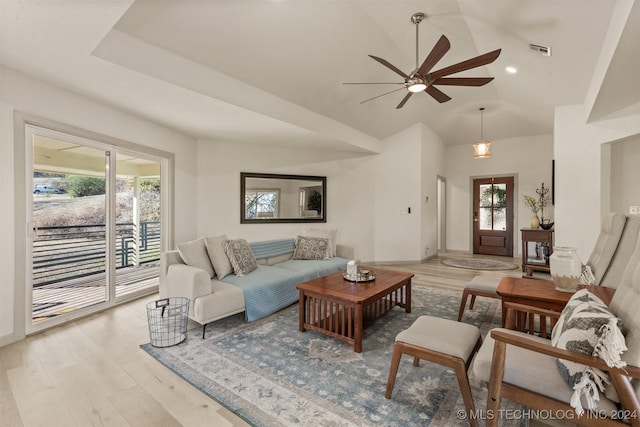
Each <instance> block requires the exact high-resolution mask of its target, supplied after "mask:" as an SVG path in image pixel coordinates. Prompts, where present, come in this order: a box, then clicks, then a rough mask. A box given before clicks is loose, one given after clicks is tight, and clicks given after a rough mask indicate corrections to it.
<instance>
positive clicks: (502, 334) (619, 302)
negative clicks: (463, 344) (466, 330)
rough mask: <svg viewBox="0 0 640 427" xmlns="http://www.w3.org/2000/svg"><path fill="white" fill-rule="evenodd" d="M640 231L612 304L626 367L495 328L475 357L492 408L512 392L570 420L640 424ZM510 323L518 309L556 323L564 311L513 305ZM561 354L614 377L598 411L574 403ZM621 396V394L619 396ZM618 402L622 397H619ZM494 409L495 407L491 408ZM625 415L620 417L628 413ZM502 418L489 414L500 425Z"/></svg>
mask: <svg viewBox="0 0 640 427" xmlns="http://www.w3.org/2000/svg"><path fill="white" fill-rule="evenodd" d="M639 306H640V237H638V236H636V245H635V250H634V252H633V253H632V255H631V257H630V259H629V261H628V263H627V267H626V269H625V271H624V274H623V277H622V280H621V282H620V284H619V285H618V287H617V290H616V292H615V295H614V296H613V299H612V300H611V303H610V304H609V308H610V309H611V311H612V312H613V314H615V315H616V316H617V317H619V318H620V319H622V321H623V325H624V329H625V330H626V331H627V332H626V338H625V340H626V345H627V347H628V350H627V351H626V352H624V353H623V355H622V359H623V360H624V361H625V362H626V363H627V366H625V367H624V368H610V367H608V366H607V365H606V364H605V363H604V361H603V360H602V359H600V358H599V357H593V356H587V355H584V354H579V353H575V352H572V351H567V350H563V349H559V348H556V347H553V346H552V345H551V343H550V341H549V340H547V339H544V338H541V337H539V336H534V335H530V334H527V333H523V332H518V331H513V330H509V329H505V328H497V329H493V330H492V331H491V332H490V334H489V336H488V337H487V338H486V339H485V342H484V344H483V345H482V347H481V348H480V350H479V352H478V355H477V356H476V359H475V362H474V367H473V369H474V373H475V374H476V376H477V377H479V378H480V379H482V380H485V381H487V382H488V383H489V394H488V398H487V413H493V414H499V411H498V410H499V408H500V401H501V399H502V398H507V399H509V400H512V401H516V402H519V403H521V404H523V405H525V406H528V407H530V408H534V409H539V410H551V411H554V412H553V413H554V414H558V413H564V414H569V415H568V416H567V418H570V419H569V421H571V422H573V423H576V424H579V425H586V426H608V425H627V426H628V425H629V424H630V425H632V426H640V403H639V400H638V398H639V396H640V368H639V367H638V366H640V310H638V307H639ZM507 310H508V314H507V324H506V326H513V324H514V322H515V319H517V317H518V316H517V315H516V314H515V312H516V311H519V312H522V311H527V316H532V315H545V316H548V317H550V318H552V322H551V324H552V325H553V324H554V323H555V320H557V318H558V316H559V313H557V312H553V311H548V310H540V309H528V308H527V307H526V306H508V307H507ZM556 358H560V359H565V360H569V361H574V362H576V363H581V364H584V365H587V366H592V367H594V368H597V369H600V370H603V371H606V372H608V373H609V376H610V378H611V384H609V385H608V386H607V389H606V392H605V393H600V400H599V401H598V403H597V412H593V411H589V410H588V409H586V408H585V409H586V411H585V413H584V414H583V415H582V416H578V415H577V414H576V412H575V410H574V409H573V408H572V407H571V406H570V401H571V396H572V394H573V390H572V389H571V388H570V387H569V386H568V385H567V383H566V382H565V381H564V379H563V378H562V377H561V375H560V373H559V371H558V369H557V367H556ZM616 396H617V397H616ZM617 402H619V403H617ZM490 411H491V412H490ZM625 416H626V419H620V418H625ZM497 422H498V418H497V417H494V418H493V419H488V420H487V426H496V425H497Z"/></svg>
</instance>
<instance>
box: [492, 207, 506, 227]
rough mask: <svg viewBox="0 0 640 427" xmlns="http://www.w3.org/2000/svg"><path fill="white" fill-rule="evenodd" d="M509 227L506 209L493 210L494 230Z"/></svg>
mask: <svg viewBox="0 0 640 427" xmlns="http://www.w3.org/2000/svg"><path fill="white" fill-rule="evenodd" d="M506 229H507V212H506V209H503V208H501V209H494V210H493V230H506Z"/></svg>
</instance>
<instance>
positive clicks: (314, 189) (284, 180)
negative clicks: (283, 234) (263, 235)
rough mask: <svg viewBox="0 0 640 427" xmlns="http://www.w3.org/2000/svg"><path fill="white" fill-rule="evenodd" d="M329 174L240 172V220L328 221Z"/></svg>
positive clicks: (245, 221)
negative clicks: (327, 175)
mask: <svg viewBox="0 0 640 427" xmlns="http://www.w3.org/2000/svg"><path fill="white" fill-rule="evenodd" d="M326 196H327V177H326V176H310V175H281V174H270V173H253V172H241V173H240V223H241V224H255V223H263V224H264V223H270V222H275V223H278V222H280V223H282V222H327V206H326V200H327V197H326Z"/></svg>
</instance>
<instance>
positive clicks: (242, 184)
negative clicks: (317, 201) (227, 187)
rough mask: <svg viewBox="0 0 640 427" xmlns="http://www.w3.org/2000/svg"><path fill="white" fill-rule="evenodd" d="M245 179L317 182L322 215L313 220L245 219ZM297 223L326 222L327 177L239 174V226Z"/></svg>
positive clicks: (255, 173)
mask: <svg viewBox="0 0 640 427" xmlns="http://www.w3.org/2000/svg"><path fill="white" fill-rule="evenodd" d="M247 178H267V179H290V180H303V181H319V182H321V183H322V214H321V215H320V216H319V217H314V218H273V219H268V218H267V219H259V218H245V216H244V213H245V212H246V203H245V191H246V188H247V186H246V183H247ZM297 222H327V177H326V176H313V175H286V174H273V173H257V172H240V224H278V223H279V224H282V223H297Z"/></svg>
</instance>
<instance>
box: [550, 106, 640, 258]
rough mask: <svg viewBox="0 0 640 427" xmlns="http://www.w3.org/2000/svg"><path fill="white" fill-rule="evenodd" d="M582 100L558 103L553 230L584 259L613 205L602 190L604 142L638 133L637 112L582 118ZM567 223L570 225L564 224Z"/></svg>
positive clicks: (639, 119) (560, 242) (639, 118)
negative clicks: (593, 119) (589, 119)
mask: <svg viewBox="0 0 640 427" xmlns="http://www.w3.org/2000/svg"><path fill="white" fill-rule="evenodd" d="M585 117H586V114H585V110H584V107H583V106H582V105H570V106H564V107H559V108H556V112H555V126H554V138H555V145H554V157H555V159H556V206H555V214H556V223H557V224H558V225H557V226H556V232H555V238H556V243H557V245H558V246H574V247H576V248H578V255H579V256H580V258H581V259H582V260H586V259H587V258H588V257H589V255H590V254H591V250H592V249H593V245H594V244H595V241H596V239H597V238H598V233H599V231H600V218H601V213H602V212H603V211H609V210H611V206H610V205H609V204H608V202H607V201H608V200H610V198H609V197H608V195H603V194H601V192H602V191H601V182H609V181H610V178H609V177H606V176H602V172H601V163H602V162H601V155H602V152H603V150H602V144H605V143H608V142H612V141H616V140H621V139H624V138H628V137H630V136H633V135H638V134H640V116H637V115H636V116H627V117H622V118H617V119H612V120H606V121H600V122H595V123H585ZM562 224H570V226H564V227H563V226H562Z"/></svg>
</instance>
